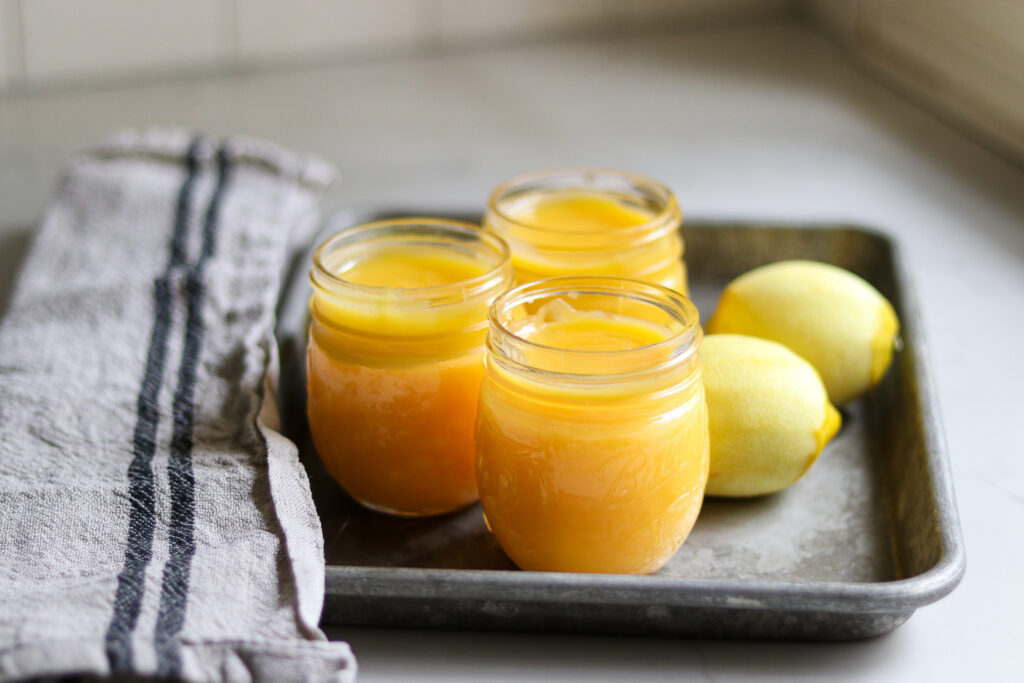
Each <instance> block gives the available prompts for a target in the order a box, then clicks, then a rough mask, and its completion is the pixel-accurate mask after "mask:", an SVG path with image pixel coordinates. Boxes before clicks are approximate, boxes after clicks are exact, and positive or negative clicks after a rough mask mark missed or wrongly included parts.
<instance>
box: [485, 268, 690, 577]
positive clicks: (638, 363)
mask: <svg viewBox="0 0 1024 683" xmlns="http://www.w3.org/2000/svg"><path fill="white" fill-rule="evenodd" d="M701 338H702V332H701V328H700V325H699V323H698V317H697V310H696V308H695V307H694V305H693V304H692V303H691V302H690V301H689V299H686V298H685V297H683V296H681V295H680V294H678V293H677V292H675V291H673V290H670V289H667V288H665V287H661V286H659V285H654V284H650V283H644V282H640V281H637V280H628V279H623V278H611V277H567V278H554V279H550V280H542V281H538V282H534V283H530V284H526V285H522V286H519V287H517V288H515V289H513V290H510V291H509V292H507V293H505V294H503V295H502V296H500V297H499V298H498V299H497V300H496V301H495V302H494V305H493V306H492V307H491V312H490V331H489V332H488V336H487V350H488V353H487V361H486V364H487V371H486V375H485V377H484V383H483V386H482V387H481V391H480V406H479V415H478V417H477V430H476V441H477V460H476V472H477V486H478V489H479V491H480V501H481V503H482V505H483V509H484V514H485V516H486V519H487V523H488V526H489V527H490V529H491V530H492V531H493V532H494V534H495V536H496V537H497V538H498V541H499V543H500V544H501V546H502V548H504V549H505V552H506V553H507V554H508V555H509V557H510V558H511V559H512V560H513V561H514V562H515V563H516V564H517V565H518V566H519V567H521V568H522V569H526V570H538V571H575V572H607V573H638V574H641V573H649V572H653V571H656V570H657V569H659V568H660V567H661V566H662V565H664V564H665V562H667V561H668V559H669V558H670V557H671V556H672V554H673V553H674V552H675V551H676V550H677V549H678V548H679V546H680V544H681V543H682V542H683V540H684V539H685V538H686V536H687V535H688V534H689V532H690V529H691V528H692V527H693V524H694V521H695V520H696V518H697V514H698V512H699V511H700V507H701V502H702V500H703V494H704V487H705V484H706V483H707V476H708V459H709V442H708V417H707V408H706V406H705V402H704V388H703V384H702V382H701V381H700V380H701V361H700V355H699V353H698V351H699V348H700V343H701Z"/></svg>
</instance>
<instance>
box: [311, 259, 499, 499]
mask: <svg viewBox="0 0 1024 683" xmlns="http://www.w3.org/2000/svg"><path fill="white" fill-rule="evenodd" d="M485 271H486V268H485V266H484V265H483V264H480V263H478V262H476V261H474V260H473V259H472V257H471V256H469V255H466V256H464V257H463V256H462V255H460V254H458V253H456V252H453V251H452V250H450V249H440V248H439V249H430V248H425V249H424V248H415V247H407V246H398V245H395V246H391V247H387V248H383V249H377V250H373V251H370V252H368V253H367V254H365V255H364V256H363V257H362V258H360V259H359V260H358V261H357V262H354V263H348V264H345V265H344V266H343V267H342V268H341V269H340V272H339V275H340V276H341V277H342V278H344V279H345V280H346V281H348V282H353V283H356V284H361V285H368V286H373V287H397V288H403V287H405V288H408V287H434V286H440V285H450V284H455V283H458V282H461V281H464V280H467V279H470V278H473V277H476V276H478V275H482V274H483V273H484V272H485ZM486 309H487V306H486V302H479V303H476V304H470V303H468V302H463V303H462V304H459V303H456V304H454V305H449V306H443V307H437V306H431V305H429V304H428V303H427V302H419V303H417V302H412V303H410V302H409V301H407V300H403V299H402V297H401V290H396V292H395V296H394V298H391V299H389V298H388V297H387V296H384V297H370V298H367V299H366V300H364V299H357V298H332V297H329V296H327V295H325V294H323V293H317V294H314V297H313V300H312V302H311V311H312V314H313V320H312V325H311V330H310V343H309V354H308V363H309V365H308V371H309V375H308V376H309V394H308V413H309V421H310V427H311V431H312V434H313V440H314V443H315V445H316V449H317V452H318V453H319V455H320V458H321V460H322V461H323V463H324V465H325V466H326V468H327V470H328V472H330V474H331V475H332V476H333V477H334V478H335V479H336V480H337V481H338V483H340V484H341V485H342V487H344V488H345V490H346V491H347V492H348V493H349V494H350V495H351V496H352V497H353V498H355V499H356V500H357V501H359V502H360V503H362V504H364V505H366V506H367V507H371V508H374V509H378V510H382V511H386V512H391V513H397V514H405V515H425V514H438V513H441V512H446V511H449V510H453V509H457V508H459V507H462V506H464V505H468V504H469V503H472V502H473V501H475V500H476V499H477V493H476V483H475V480H474V471H473V461H474V449H473V429H474V421H475V418H476V403H477V394H478V392H479V388H480V381H481V378H482V376H483V371H484V366H483V344H484V337H485V332H486V327H485V324H484V321H485V320H486V314H487V311H486Z"/></svg>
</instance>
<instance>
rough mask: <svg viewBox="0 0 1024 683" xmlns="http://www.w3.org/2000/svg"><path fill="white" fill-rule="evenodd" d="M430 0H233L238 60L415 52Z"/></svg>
mask: <svg viewBox="0 0 1024 683" xmlns="http://www.w3.org/2000/svg"><path fill="white" fill-rule="evenodd" d="M431 4H432V3H430V2H429V0H373V1H372V2H366V1H363V2H359V1H356V2H339V1H338V0H333V1H332V0H291V2H281V1H280V0H237V5H236V7H237V12H238V14H237V22H238V59H239V60H240V61H242V62H267V61H273V60H275V59H285V60H294V59H301V58H308V57H315V56H318V55H331V54H346V53H347V54H352V53H357V52H363V51H367V52H369V51H372V52H382V51H386V50H389V49H396V48H397V49H406V50H407V49H409V48H414V47H416V46H418V45H419V44H420V43H421V42H422V40H423V36H424V27H425V22H424V13H425V12H426V11H429V9H430V5H431Z"/></svg>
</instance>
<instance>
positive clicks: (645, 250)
mask: <svg viewBox="0 0 1024 683" xmlns="http://www.w3.org/2000/svg"><path fill="white" fill-rule="evenodd" d="M508 216H509V218H511V219H512V220H514V221H516V222H517V223H520V224H522V225H525V226H529V227H531V228H541V229H545V230H548V231H551V232H548V233H546V234H545V235H544V236H543V239H542V240H541V242H542V243H543V245H544V246H543V247H540V246H538V248H536V249H534V248H519V249H517V248H516V242H515V240H510V242H511V244H512V246H513V250H512V263H513V265H514V267H515V270H516V278H517V280H518V281H519V282H520V283H522V282H532V281H534V280H540V279H544V278H547V277H554V276H560V275H615V276H620V277H631V278H637V279H640V280H647V281H649V282H654V283H657V284H660V285H664V286H666V287H670V288H672V289H675V290H676V291H681V292H683V293H685V292H686V273H685V268H684V265H683V261H682V249H683V245H682V239H681V238H680V236H679V234H678V232H677V231H675V230H673V231H672V232H671V233H670V234H668V235H666V236H663V237H661V238H659V239H656V240H650V241H646V240H645V239H644V237H643V236H638V237H637V239H636V240H635V241H634V242H632V243H628V242H626V243H617V242H618V240H617V239H616V238H615V237H614V235H615V233H621V232H623V231H625V230H628V229H629V228H634V227H637V226H642V225H645V224H648V223H651V221H653V220H654V219H655V218H657V216H656V215H655V214H654V213H653V212H651V211H649V210H647V209H645V208H644V207H641V206H637V205H634V204H627V203H626V202H624V201H622V200H620V199H618V198H616V197H615V196H613V195H608V194H603V193H599V192H593V191H583V190H566V191H557V192H545V193H537V194H536V195H535V196H532V197H528V198H526V199H521V200H519V201H517V202H516V203H515V204H514V205H513V206H511V207H510V208H509V209H508ZM599 244H604V245H605V246H604V247H602V248H597V247H596V246H595V245H599ZM552 248H553V249H555V250H556V251H555V252H553V251H552ZM588 249H589V250H588Z"/></svg>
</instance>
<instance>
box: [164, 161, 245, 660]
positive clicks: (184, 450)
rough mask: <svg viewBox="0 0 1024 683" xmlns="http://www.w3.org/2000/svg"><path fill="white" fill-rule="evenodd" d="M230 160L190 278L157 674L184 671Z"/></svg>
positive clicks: (222, 169) (221, 171) (170, 466)
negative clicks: (207, 274)
mask: <svg viewBox="0 0 1024 683" xmlns="http://www.w3.org/2000/svg"><path fill="white" fill-rule="evenodd" d="M230 169H231V165H230V159H229V157H228V153H227V151H226V150H225V149H224V147H221V148H220V149H218V150H217V186H216V188H215V189H214V191H213V196H212V197H211V198H210V204H209V206H208V207H207V210H206V217H205V220H204V222H203V245H202V250H201V251H200V254H199V260H198V261H196V263H195V265H193V266H192V267H191V268H189V270H188V274H187V275H186V281H185V297H186V301H187V314H186V318H185V343H184V347H183V351H182V358H181V364H180V365H179V366H178V387H177V389H176V390H175V392H174V408H173V415H174V425H173V427H174V429H173V432H172V434H171V452H170V456H169V458H168V461H167V476H168V480H169V484H170V491H171V520H170V529H169V532H168V533H169V544H170V547H169V557H168V560H167V564H166V565H164V573H163V585H162V587H161V590H160V611H159V613H158V615H157V621H156V636H155V637H156V654H157V673H158V674H159V675H160V676H166V677H169V678H174V677H177V676H179V675H180V674H181V651H180V647H179V643H178V639H177V635H178V633H179V632H180V631H181V627H182V625H183V624H184V622H185V609H186V606H187V605H188V583H189V576H190V573H191V567H192V556H193V555H195V550H196V544H195V477H194V475H193V471H192V446H193V428H194V423H195V388H196V371H197V368H198V364H199V353H200V350H201V349H202V346H203V336H204V334H205V330H204V328H203V304H204V291H203V274H204V271H205V269H206V264H207V262H208V261H209V260H210V257H211V256H213V253H214V251H215V249H216V246H217V228H218V219H219V216H220V206H221V202H222V200H223V197H224V192H225V191H226V189H227V186H228V181H229V179H230Z"/></svg>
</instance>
